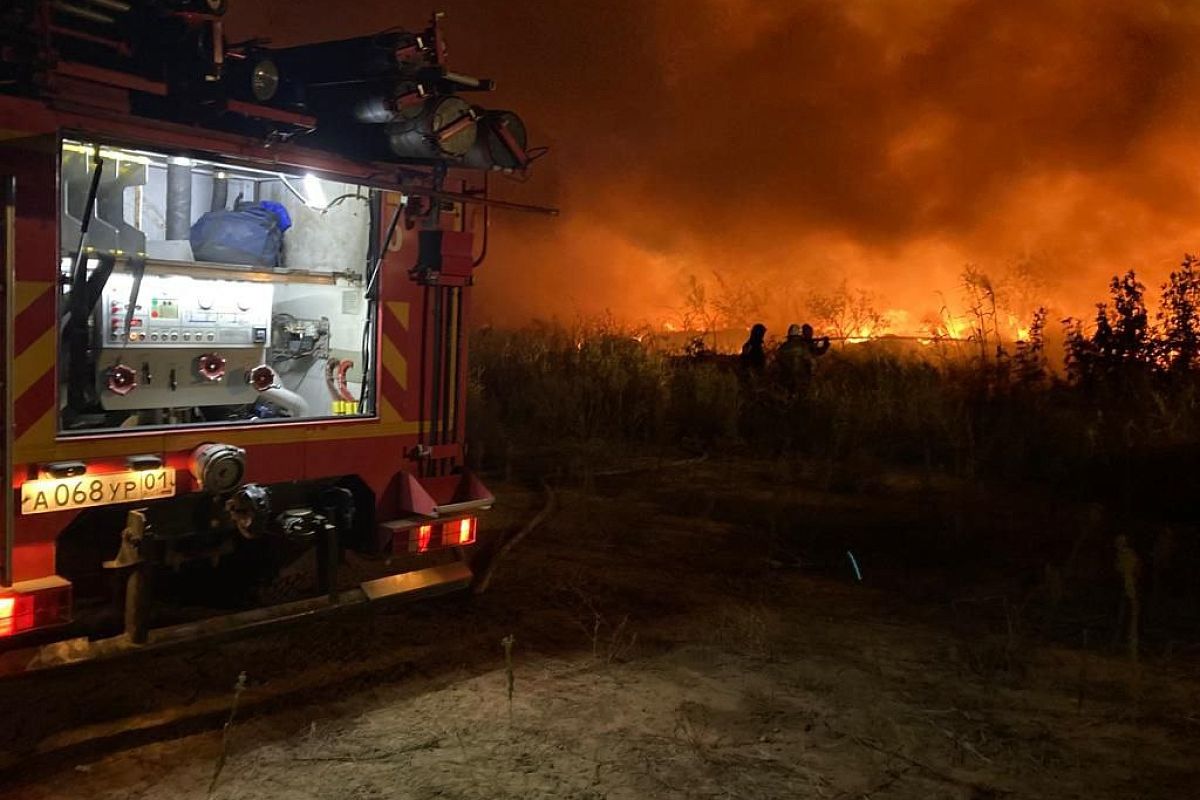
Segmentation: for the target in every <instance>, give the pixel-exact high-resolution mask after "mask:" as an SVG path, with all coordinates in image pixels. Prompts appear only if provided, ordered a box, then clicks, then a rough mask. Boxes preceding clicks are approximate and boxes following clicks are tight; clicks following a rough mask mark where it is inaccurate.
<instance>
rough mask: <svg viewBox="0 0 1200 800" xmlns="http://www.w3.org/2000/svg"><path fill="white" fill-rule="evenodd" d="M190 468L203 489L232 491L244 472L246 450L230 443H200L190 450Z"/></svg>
mask: <svg viewBox="0 0 1200 800" xmlns="http://www.w3.org/2000/svg"><path fill="white" fill-rule="evenodd" d="M191 470H192V476H193V477H195V479H196V480H198V481H199V482H200V486H201V487H202V488H203V489H204V490H205V491H207V492H218V493H219V492H230V491H233V490H234V489H236V488H237V487H238V485H239V484H241V482H242V478H243V477H244V476H245V474H246V451H245V450H243V449H242V448H240V447H234V446H233V445H231V444H213V443H210V444H202V445H200V446H199V447H197V448H196V449H195V450H193V451H192V460H191Z"/></svg>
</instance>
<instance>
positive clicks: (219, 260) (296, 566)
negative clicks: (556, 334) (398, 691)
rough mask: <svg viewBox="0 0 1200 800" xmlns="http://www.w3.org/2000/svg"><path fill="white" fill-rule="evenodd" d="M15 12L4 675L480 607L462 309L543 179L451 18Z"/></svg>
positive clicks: (7, 131) (1, 76) (6, 26)
mask: <svg viewBox="0 0 1200 800" xmlns="http://www.w3.org/2000/svg"><path fill="white" fill-rule="evenodd" d="M3 8H4V10H3V11H0V16H2V17H3V19H2V20H0V22H2V23H3V33H0V190H2V200H3V205H2V210H3V217H2V218H0V246H2V250H0V253H2V254H3V264H4V272H3V284H2V288H3V300H4V307H3V309H4V310H3V321H4V323H3V326H2V327H0V331H2V334H0V335H2V336H3V347H4V362H3V366H4V369H3V388H4V402H3V405H2V406H0V415H2V419H3V422H4V426H3V427H4V441H3V464H4V470H5V478H4V479H5V481H6V483H7V485H8V486H9V487H10V491H9V492H8V493H6V494H5V495H4V497H3V515H4V516H3V545H4V547H3V551H2V552H0V668H3V670H5V671H13V670H27V669H31V668H36V667H40V666H46V665H52V664H57V663H64V662H71V661H75V660H79V659H86V658H91V657H94V656H97V655H103V654H107V653H115V652H122V651H126V650H131V649H137V648H142V647H147V646H155V645H161V644H165V643H170V642H176V641H180V640H184V639H188V638H191V637H195V636H197V635H203V634H208V633H213V632H223V631H228V630H231V629H236V628H239V627H242V626H245V625H250V624H259V623H262V622H265V621H268V620H273V619H278V618H284V617H292V616H296V615H305V614H311V613H314V612H317V611H321V610H323V609H328V608H332V607H337V606H341V605H345V604H348V603H352V602H367V601H372V600H376V599H379V598H383V597H394V596H397V595H408V596H417V595H425V594H429V593H433V592H438V591H449V590H455V589H462V588H465V587H467V586H468V585H469V584H470V582H471V580H472V569H471V558H470V553H471V546H472V545H473V544H474V543H475V542H476V537H477V532H478V529H477V516H478V514H479V513H480V512H481V511H483V510H485V509H487V508H488V507H489V506H490V505H491V503H492V500H493V498H492V495H491V494H490V492H489V491H488V490H487V488H485V486H484V485H483V484H482V483H481V482H480V481H479V479H478V478H476V477H475V476H474V475H472V474H471V472H470V471H468V470H467V469H465V468H464V459H463V435H464V423H463V420H464V412H465V400H464V397H465V385H466V378H465V375H466V350H465V346H464V328H465V323H466V320H467V318H468V314H469V310H470V300H469V296H470V295H469V292H468V288H469V287H470V285H471V283H472V280H473V275H474V270H475V269H476V268H477V267H478V266H479V264H480V262H481V260H482V257H483V254H484V253H485V252H486V236H487V229H486V226H487V213H488V209H489V208H491V207H494V206H497V205H499V206H504V205H507V204H504V203H501V202H499V201H496V200H494V199H491V198H489V197H488V191H487V190H488V182H487V181H488V175H489V174H492V173H494V172H496V171H503V172H518V173H519V172H522V171H524V170H525V169H526V168H527V167H528V166H529V164H530V162H531V161H532V160H533V158H534V157H535V156H536V155H537V154H538V153H537V152H536V151H533V150H531V149H530V148H529V147H528V146H527V141H526V132H525V128H524V125H523V124H522V121H521V119H520V118H519V117H518V116H517V115H516V114H514V113H512V112H509V111H497V110H492V109H488V108H484V107H482V106H480V105H477V104H475V103H474V102H473V101H470V100H468V99H467V98H468V97H474V96H478V95H479V94H482V93H485V92H487V91H488V90H490V89H491V88H492V82H491V81H489V80H487V79H482V78H475V77H471V76H468V75H464V74H460V73H456V72H453V71H450V70H449V69H448V68H447V67H446V65H445V63H444V58H443V56H444V52H445V51H444V46H443V43H442V38H441V37H442V35H441V30H440V28H439V25H438V21H437V19H436V18H435V19H434V20H433V22H432V23H431V24H430V25H429V26H428V27H427V28H424V29H422V30H419V31H416V32H411V31H407V30H402V29H399V28H391V29H388V30H386V31H383V32H381V33H379V34H376V35H373V36H366V37H360V38H356V39H350V40H340V41H332V42H322V43H318V44H313V45H306V46H300V47H292V48H274V49H273V48H270V47H268V46H267V45H266V44H265V43H263V42H261V41H251V42H242V43H231V42H229V41H227V40H226V38H225V36H224V33H223V30H222V16H223V14H224V11H225V2H224V0H141V1H140V2H139V1H138V0H103V2H102V1H101V0H71V1H70V2H47V1H43V0H23V1H22V0H16V2H13V1H11V0H10V2H7V3H5V4H4V5H3ZM542 210H544V211H545V210H546V209H542Z"/></svg>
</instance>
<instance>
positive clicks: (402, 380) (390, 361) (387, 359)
mask: <svg viewBox="0 0 1200 800" xmlns="http://www.w3.org/2000/svg"><path fill="white" fill-rule="evenodd" d="M382 341H383V347H382V350H383V368H384V369H386V370H387V371H388V372H390V373H391V374H392V377H393V378H395V379H396V383H398V384H400V388H401V389H407V388H408V360H407V359H406V358H405V357H404V356H403V355H401V354H400V351H399V350H398V349H397V348H396V345H395V344H393V343H392V340H391V339H389V338H387V337H386V336H384V337H383V339H382Z"/></svg>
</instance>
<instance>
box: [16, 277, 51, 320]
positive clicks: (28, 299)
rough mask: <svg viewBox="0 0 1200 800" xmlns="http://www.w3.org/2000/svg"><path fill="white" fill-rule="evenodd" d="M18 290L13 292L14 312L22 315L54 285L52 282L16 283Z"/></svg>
mask: <svg viewBox="0 0 1200 800" xmlns="http://www.w3.org/2000/svg"><path fill="white" fill-rule="evenodd" d="M15 283H16V288H15V290H14V291H13V304H14V307H13V311H14V312H15V313H16V314H20V313H21V312H22V311H24V310H25V309H27V308H29V307H30V306H31V305H33V301H34V300H37V299H38V298H39V297H41V296H42V295H43V294H45V293H46V291H47V290H48V289H49V288H50V287H51V286H53V285H54V284H53V283H51V282H50V281H16V282H15Z"/></svg>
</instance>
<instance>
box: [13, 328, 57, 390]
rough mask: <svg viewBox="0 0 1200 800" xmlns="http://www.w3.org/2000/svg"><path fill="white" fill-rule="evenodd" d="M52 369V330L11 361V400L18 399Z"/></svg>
mask: <svg viewBox="0 0 1200 800" xmlns="http://www.w3.org/2000/svg"><path fill="white" fill-rule="evenodd" d="M52 369H54V329H53V328H51V329H50V330H48V331H46V332H45V333H43V334H42V335H41V336H39V337H38V339H37V341H35V342H34V343H33V344H31V345H29V347H26V348H25V351H24V352H23V353H20V354H19V355H18V356H17V357H16V359H15V360H14V361H13V398H14V399H15V398H18V397H20V396H21V395H23V394H25V392H26V391H28V390H29V387H30V386H33V384H35V383H37V382H38V380H39V379H41V377H42V376H43V375H45V374H46V373H47V372H49V371H50V370H52Z"/></svg>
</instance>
